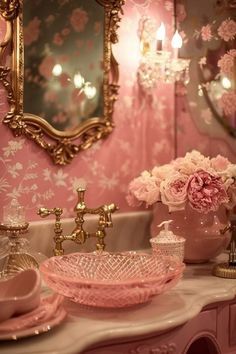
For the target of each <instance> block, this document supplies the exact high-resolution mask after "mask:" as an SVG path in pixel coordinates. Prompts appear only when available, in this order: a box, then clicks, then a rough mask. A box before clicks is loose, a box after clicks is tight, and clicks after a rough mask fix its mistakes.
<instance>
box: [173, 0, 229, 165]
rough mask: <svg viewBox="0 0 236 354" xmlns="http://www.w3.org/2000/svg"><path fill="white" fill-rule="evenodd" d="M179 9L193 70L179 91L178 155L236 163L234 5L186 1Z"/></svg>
mask: <svg viewBox="0 0 236 354" xmlns="http://www.w3.org/2000/svg"><path fill="white" fill-rule="evenodd" d="M179 6H180V8H182V14H184V15H183V16H182V17H180V18H179V28H180V31H181V34H182V37H183V38H184V46H183V48H182V50H181V55H182V56H183V57H188V58H191V64H190V83H189V84H188V86H187V87H186V88H184V87H181V86H177V89H176V108H177V111H176V122H177V124H176V134H177V139H176V141H177V155H184V154H185V152H186V151H189V150H192V149H198V150H200V151H201V152H202V153H204V154H209V155H211V156H214V155H217V154H222V155H225V156H227V157H228V158H229V159H230V160H231V161H233V162H235V161H236V158H235V151H236V140H235V137H236V129H235V128H236V124H235V122H236V121H235V119H236V94H235V56H236V22H235V19H236V5H235V1H231V0H227V1H218V2H215V1H213V0H210V1H204V0H199V1H198V2H194V1H192V0H185V1H181V3H180V4H179ZM180 8H179V9H180ZM233 136H234V137H233Z"/></svg>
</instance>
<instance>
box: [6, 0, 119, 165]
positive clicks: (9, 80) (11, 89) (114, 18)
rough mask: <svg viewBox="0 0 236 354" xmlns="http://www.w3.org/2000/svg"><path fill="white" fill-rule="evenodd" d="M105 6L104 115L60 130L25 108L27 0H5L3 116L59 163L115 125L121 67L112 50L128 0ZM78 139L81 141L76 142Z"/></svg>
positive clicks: (15, 130) (107, 2)
mask: <svg viewBox="0 0 236 354" xmlns="http://www.w3.org/2000/svg"><path fill="white" fill-rule="evenodd" d="M96 1H97V2H98V3H99V4H100V5H101V6H103V8H104V56H103V60H104V61H103V71H104V73H103V74H104V77H103V100H104V102H103V105H104V108H103V117H100V118H99V117H93V118H89V119H88V120H87V121H86V122H83V123H81V124H80V126H79V127H78V128H76V129H75V130H71V131H65V132H63V131H59V130H57V129H55V128H53V127H52V126H51V125H50V124H49V123H48V122H47V121H46V120H44V119H43V118H41V117H39V116H36V115H34V114H29V113H24V111H23V84H24V43H23V14H22V12H23V0H1V1H0V15H1V17H2V18H3V19H4V20H5V21H6V26H7V30H6V35H5V38H4V40H3V42H2V43H1V44H0V83H1V84H2V85H3V87H4V88H5V90H6V93H7V102H8V104H9V112H8V113H7V114H6V116H5V117H4V119H3V123H4V124H6V125H7V126H8V127H9V128H10V129H11V130H12V133H13V134H14V136H16V137H18V136H21V135H24V136H26V137H27V138H29V139H31V140H33V141H34V142H35V143H36V144H38V145H39V146H40V147H41V148H43V149H44V150H45V151H46V152H47V153H48V154H49V155H50V157H51V158H52V160H53V162H54V163H55V164H59V165H66V164H69V163H70V162H71V161H72V159H73V158H74V157H75V156H76V155H77V154H78V153H79V152H80V151H82V150H85V149H87V148H89V147H90V146H91V145H92V144H93V143H94V142H96V141H97V140H99V139H101V138H105V137H106V136H107V135H108V134H110V133H111V132H112V130H113V128H114V123H113V120H112V115H113V110H114V103H115V101H116V100H117V97H118V89H119V86H118V84H117V83H118V80H119V70H118V63H117V61H116V59H115V58H114V56H113V53H112V44H115V43H117V42H118V36H117V29H118V28H119V22H120V20H121V17H120V14H123V11H122V6H123V5H124V3H125V0H96ZM9 45H10V46H11V48H12V53H11V54H12V69H11V68H9V67H7V66H4V64H3V60H4V59H3V58H4V52H5V51H6V50H7V48H8V46H9ZM75 139H78V141H76V142H73V141H74V140H75Z"/></svg>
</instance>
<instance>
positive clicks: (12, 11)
mask: <svg viewBox="0 0 236 354" xmlns="http://www.w3.org/2000/svg"><path fill="white" fill-rule="evenodd" d="M19 6H20V2H19V0H1V1H0V12H1V15H2V17H3V18H4V19H5V20H7V21H11V20H13V19H15V18H16V17H17V16H18V11H19Z"/></svg>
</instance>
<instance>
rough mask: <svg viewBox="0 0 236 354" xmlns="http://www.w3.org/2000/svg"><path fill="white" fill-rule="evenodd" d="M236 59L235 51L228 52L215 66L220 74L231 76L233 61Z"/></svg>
mask: <svg viewBox="0 0 236 354" xmlns="http://www.w3.org/2000/svg"><path fill="white" fill-rule="evenodd" d="M235 58H236V49H231V50H229V51H228V52H227V53H226V54H224V55H223V56H222V57H221V58H220V60H219V61H218V63H217V66H218V67H219V68H220V71H221V73H223V74H226V75H229V76H231V75H233V70H234V61H235Z"/></svg>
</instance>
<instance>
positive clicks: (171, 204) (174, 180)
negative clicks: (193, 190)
mask: <svg viewBox="0 0 236 354" xmlns="http://www.w3.org/2000/svg"><path fill="white" fill-rule="evenodd" d="M188 179H189V178H188V177H186V176H183V175H181V174H179V173H176V174H174V175H170V177H169V178H166V179H164V180H163V181H162V182H161V184H160V193H161V201H162V203H163V204H165V205H167V206H168V209H169V211H170V212H171V211H176V210H184V208H185V203H186V200H187V186H188Z"/></svg>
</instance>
